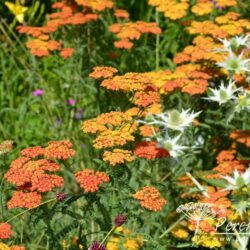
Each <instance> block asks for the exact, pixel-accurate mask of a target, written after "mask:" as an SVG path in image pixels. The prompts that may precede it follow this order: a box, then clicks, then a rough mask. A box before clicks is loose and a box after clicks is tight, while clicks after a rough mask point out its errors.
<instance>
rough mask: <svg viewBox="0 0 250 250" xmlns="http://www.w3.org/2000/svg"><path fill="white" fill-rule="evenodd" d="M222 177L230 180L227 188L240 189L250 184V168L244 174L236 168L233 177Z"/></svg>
mask: <svg viewBox="0 0 250 250" xmlns="http://www.w3.org/2000/svg"><path fill="white" fill-rule="evenodd" d="M222 178H223V179H225V180H226V181H227V182H228V184H227V186H226V190H239V189H241V188H242V187H244V186H248V185H249V184H250V168H248V169H247V170H246V171H245V172H244V173H242V174H240V173H239V172H238V171H237V170H235V171H234V172H233V176H232V177H231V176H228V175H227V176H222Z"/></svg>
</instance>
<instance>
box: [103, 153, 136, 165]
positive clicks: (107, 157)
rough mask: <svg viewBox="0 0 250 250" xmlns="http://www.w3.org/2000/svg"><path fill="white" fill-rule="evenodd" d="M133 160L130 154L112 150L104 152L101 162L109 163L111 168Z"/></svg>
mask: <svg viewBox="0 0 250 250" xmlns="http://www.w3.org/2000/svg"><path fill="white" fill-rule="evenodd" d="M134 159H135V158H134V156H133V155H132V152H131V151H129V150H124V149H114V150H113V151H105V152H104V154H103V160H104V161H107V162H109V163H110V165H111V166H116V165H118V164H121V163H125V162H131V161H133V160H134Z"/></svg>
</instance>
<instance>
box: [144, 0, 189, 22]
mask: <svg viewBox="0 0 250 250" xmlns="http://www.w3.org/2000/svg"><path fill="white" fill-rule="evenodd" d="M188 2H189V1H188V0H180V1H178V2H177V1H175V0H149V1H148V4H149V5H152V6H155V7H156V11H159V12H163V13H164V16H165V17H168V18H170V19H172V20H177V19H180V18H182V17H185V16H186V14H187V10H188V7H189V4H188Z"/></svg>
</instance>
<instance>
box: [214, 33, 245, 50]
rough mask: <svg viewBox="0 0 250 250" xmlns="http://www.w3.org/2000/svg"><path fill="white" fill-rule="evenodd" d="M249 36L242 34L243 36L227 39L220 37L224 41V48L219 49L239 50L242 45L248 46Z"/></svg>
mask: <svg viewBox="0 0 250 250" xmlns="http://www.w3.org/2000/svg"><path fill="white" fill-rule="evenodd" d="M248 38H249V35H242V36H235V37H233V38H231V39H230V40H227V39H220V38H219V40H220V41H221V42H222V44H223V46H224V49H217V50H218V51H229V50H230V49H233V50H237V49H239V48H240V47H241V46H246V47H247V46H248Z"/></svg>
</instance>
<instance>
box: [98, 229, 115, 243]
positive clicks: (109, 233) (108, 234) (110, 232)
mask: <svg viewBox="0 0 250 250" xmlns="http://www.w3.org/2000/svg"><path fill="white" fill-rule="evenodd" d="M115 229H116V226H114V227H112V228H111V230H110V231H109V232H108V233H107V235H106V236H105V238H104V239H103V240H102V242H101V244H100V245H102V244H103V243H104V242H105V241H106V240H107V238H108V237H109V236H110V235H111V234H112V233H113V232H114V231H115Z"/></svg>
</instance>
